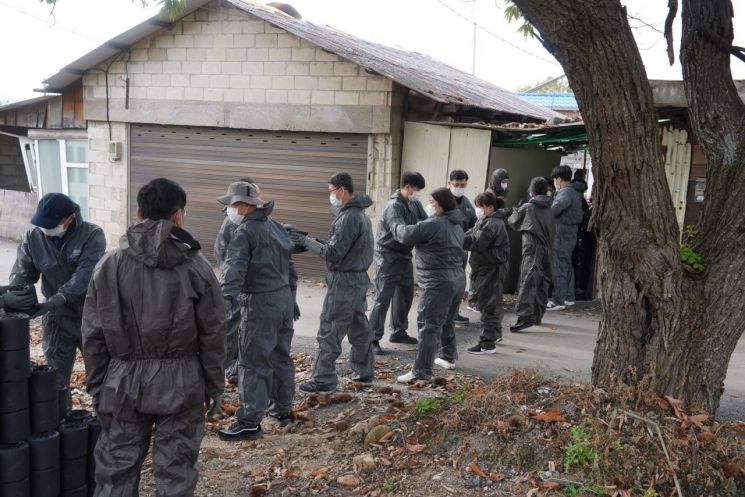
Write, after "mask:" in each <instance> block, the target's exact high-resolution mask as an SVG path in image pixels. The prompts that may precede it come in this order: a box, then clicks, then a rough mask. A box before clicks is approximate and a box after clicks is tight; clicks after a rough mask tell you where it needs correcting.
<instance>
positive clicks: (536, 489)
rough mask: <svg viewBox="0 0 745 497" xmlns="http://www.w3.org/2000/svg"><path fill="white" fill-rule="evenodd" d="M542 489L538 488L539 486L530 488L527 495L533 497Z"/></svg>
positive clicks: (526, 496)
mask: <svg viewBox="0 0 745 497" xmlns="http://www.w3.org/2000/svg"><path fill="white" fill-rule="evenodd" d="M540 491H541V489H540V488H538V487H536V488H531V489H530V490H528V493H527V494H525V497H533V496H534V495H537V494H538V492H540Z"/></svg>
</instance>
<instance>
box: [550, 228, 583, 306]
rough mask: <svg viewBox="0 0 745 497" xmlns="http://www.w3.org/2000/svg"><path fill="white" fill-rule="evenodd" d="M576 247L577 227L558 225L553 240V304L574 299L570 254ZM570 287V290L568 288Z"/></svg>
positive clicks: (572, 268) (560, 303)
mask: <svg viewBox="0 0 745 497" xmlns="http://www.w3.org/2000/svg"><path fill="white" fill-rule="evenodd" d="M576 245H577V226H567V225H558V226H557V229H556V238H555V239H554V260H553V262H554V265H553V283H554V290H553V293H552V296H551V297H552V298H551V300H553V302H554V303H555V304H559V305H562V304H564V301H566V300H567V299H568V298H569V299H571V300H573V299H574V288H573V285H574V267H573V266H572V252H574V247H575V246H576ZM570 286H571V288H570Z"/></svg>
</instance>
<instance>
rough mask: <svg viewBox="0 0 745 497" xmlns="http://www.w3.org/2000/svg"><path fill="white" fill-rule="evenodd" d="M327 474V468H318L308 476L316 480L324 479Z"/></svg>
mask: <svg viewBox="0 0 745 497" xmlns="http://www.w3.org/2000/svg"><path fill="white" fill-rule="evenodd" d="M328 473H329V468H320V469H317V470H315V471H313V472H312V473H311V474H310V477H311V478H312V479H314V480H318V479H319V478H325V477H326V475H327V474H328Z"/></svg>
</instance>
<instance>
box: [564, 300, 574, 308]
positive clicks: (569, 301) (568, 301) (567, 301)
mask: <svg viewBox="0 0 745 497" xmlns="http://www.w3.org/2000/svg"><path fill="white" fill-rule="evenodd" d="M564 305H565V306H567V307H571V306H573V305H574V300H565V301H564Z"/></svg>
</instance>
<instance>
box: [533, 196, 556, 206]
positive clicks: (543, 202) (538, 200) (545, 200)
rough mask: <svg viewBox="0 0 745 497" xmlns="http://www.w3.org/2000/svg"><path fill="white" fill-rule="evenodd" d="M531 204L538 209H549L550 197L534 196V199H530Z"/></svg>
mask: <svg viewBox="0 0 745 497" xmlns="http://www.w3.org/2000/svg"><path fill="white" fill-rule="evenodd" d="M530 203H531V204H535V205H537V206H538V207H541V208H544V209H548V208H549V207H551V197H549V196H548V195H536V196H535V197H533V198H531V199H530Z"/></svg>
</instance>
